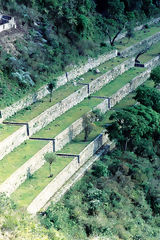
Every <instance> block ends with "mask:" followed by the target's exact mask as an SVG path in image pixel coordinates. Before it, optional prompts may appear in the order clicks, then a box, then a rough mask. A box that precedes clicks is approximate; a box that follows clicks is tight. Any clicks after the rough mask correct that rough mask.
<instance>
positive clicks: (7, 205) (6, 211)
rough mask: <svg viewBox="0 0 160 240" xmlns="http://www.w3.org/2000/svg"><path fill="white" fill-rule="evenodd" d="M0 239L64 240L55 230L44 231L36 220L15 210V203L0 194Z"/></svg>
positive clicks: (24, 211)
mask: <svg viewBox="0 0 160 240" xmlns="http://www.w3.org/2000/svg"><path fill="white" fill-rule="evenodd" d="M0 238H1V240H8V239H13V240H22V239H23V240H28V239H34V240H65V238H64V237H63V235H62V234H60V233H59V232H58V231H56V230H55V229H52V231H48V230H46V229H45V228H44V227H42V225H41V224H40V223H39V221H38V220H37V219H36V218H33V217H31V216H29V215H28V214H27V213H26V210H24V209H20V210H19V209H17V208H16V205H15V203H14V202H13V201H12V200H10V199H9V198H8V197H6V196H5V195H4V194H2V193H1V194H0Z"/></svg>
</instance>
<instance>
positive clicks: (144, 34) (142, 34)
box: [115, 24, 160, 51]
mask: <svg viewBox="0 0 160 240" xmlns="http://www.w3.org/2000/svg"><path fill="white" fill-rule="evenodd" d="M159 26H160V24H155V25H153V26H152V27H149V28H148V29H143V30H141V31H138V32H135V36H134V38H131V39H130V40H129V41H128V38H126V37H125V38H123V39H121V40H119V41H117V42H116V43H115V47H116V48H117V49H118V50H119V51H120V50H124V49H125V48H127V47H130V46H131V45H134V44H136V43H138V42H140V41H142V40H144V39H145V38H148V37H150V36H152V35H154V34H156V33H158V32H159V31H160V28H159Z"/></svg>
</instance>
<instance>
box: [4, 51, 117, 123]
mask: <svg viewBox="0 0 160 240" xmlns="http://www.w3.org/2000/svg"><path fill="white" fill-rule="evenodd" d="M116 56H117V50H114V51H112V52H111V53H107V54H104V55H101V56H99V57H98V58H97V59H93V58H90V59H88V62H87V63H86V64H84V65H83V66H81V67H78V66H77V67H75V68H74V69H73V70H71V71H70V72H68V79H69V81H71V80H73V79H74V78H76V77H79V76H81V75H83V74H84V73H86V72H88V70H89V69H92V68H95V67H97V66H99V65H100V64H102V63H104V62H106V61H108V60H110V59H112V58H114V57H116ZM66 83H67V78H66V75H65V74H63V75H62V76H60V77H58V79H57V86H56V88H58V87H60V86H62V85H64V84H66ZM47 94H49V92H48V90H47V85H45V86H43V87H41V88H40V89H39V90H38V91H37V92H35V93H33V94H30V95H28V96H27V97H25V98H24V99H22V100H19V101H17V102H16V103H14V104H12V105H11V106H9V107H6V108H5V109H3V110H1V116H2V118H1V119H0V123H2V122H3V121H4V120H5V119H7V118H9V117H10V116H12V115H14V114H15V113H16V112H18V111H20V110H21V109H24V108H26V107H28V106H29V105H31V104H32V103H35V102H36V101H38V100H40V99H42V98H43V97H45V96H46V95H47Z"/></svg>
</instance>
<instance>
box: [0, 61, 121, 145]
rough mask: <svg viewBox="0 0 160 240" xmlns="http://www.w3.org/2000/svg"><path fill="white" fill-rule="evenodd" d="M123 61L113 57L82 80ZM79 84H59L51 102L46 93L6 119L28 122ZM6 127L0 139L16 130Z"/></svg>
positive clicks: (73, 90) (96, 75)
mask: <svg viewBox="0 0 160 240" xmlns="http://www.w3.org/2000/svg"><path fill="white" fill-rule="evenodd" d="M123 61H125V59H122V58H115V59H111V60H110V61H107V62H105V63H104V64H102V65H100V66H99V69H100V71H101V72H100V73H99V74H95V73H94V71H93V72H90V71H89V72H88V73H86V74H84V75H83V78H84V79H85V81H84V82H88V81H91V79H92V80H93V79H96V78H97V77H99V76H101V75H102V74H104V73H105V72H107V71H108V70H109V69H111V68H113V67H114V66H116V65H118V64H120V63H122V62H123ZM80 88H81V86H80V85H78V86H74V85H73V84H72V83H68V84H66V85H64V86H61V87H60V88H58V89H57V90H56V91H54V92H53V97H52V102H49V99H50V96H49V95H47V96H46V97H45V98H43V99H42V100H40V101H38V102H36V103H34V104H32V105H30V106H29V107H27V108H25V109H23V110H21V111H19V112H17V113H16V114H15V115H14V116H12V117H10V118H9V119H7V121H11V122H29V121H30V120H32V119H33V118H35V117H37V116H38V115H39V114H41V113H42V112H44V111H45V110H47V109H48V108H49V107H51V106H53V105H54V104H56V103H58V102H59V101H61V100H63V99H64V98H66V97H67V96H69V95H70V94H72V93H73V92H75V91H77V90H78V89H80ZM8 129H11V127H8V128H6V127H3V131H0V133H1V136H0V141H1V139H2V140H3V139H5V138H6V137H8V136H9V135H10V134H12V133H13V132H14V131H16V130H17V128H15V127H12V131H9V130H8Z"/></svg>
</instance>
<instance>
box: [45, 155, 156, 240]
mask: <svg viewBox="0 0 160 240" xmlns="http://www.w3.org/2000/svg"><path fill="white" fill-rule="evenodd" d="M158 165H159V159H157V160H156V159H155V160H154V162H150V160H149V159H147V158H141V157H138V156H137V155H135V154H134V153H133V152H125V153H122V152H121V151H119V150H116V151H114V152H112V153H110V154H109V155H104V156H103V157H102V158H101V160H100V161H97V162H96V163H95V164H94V166H93V168H92V169H91V170H90V171H89V172H88V173H87V174H86V175H85V176H84V177H83V179H82V180H80V181H79V182H78V183H77V184H76V185H75V186H74V187H73V188H72V189H71V190H70V191H69V192H68V193H67V194H66V195H65V196H64V198H63V199H62V200H61V201H60V202H59V203H57V204H52V205H51V206H50V207H49V208H48V209H47V211H46V212H45V213H44V216H43V217H42V218H41V222H42V223H43V224H44V225H45V226H46V227H47V228H49V229H52V227H55V228H56V229H58V230H61V231H62V232H64V234H65V235H66V237H67V238H69V239H88V237H94V236H99V237H100V236H103V237H104V238H105V237H108V238H109V239H118V238H120V239H126V240H128V239H131V240H135V239H141V240H149V239H152V240H157V238H158V236H159V221H158V219H159V207H160V205H158V201H159V187H158V185H157V183H158V178H159V176H158V175H159V173H158V172H157V168H158Z"/></svg>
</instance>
